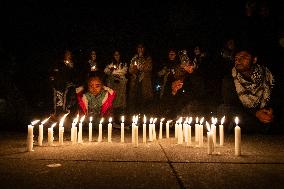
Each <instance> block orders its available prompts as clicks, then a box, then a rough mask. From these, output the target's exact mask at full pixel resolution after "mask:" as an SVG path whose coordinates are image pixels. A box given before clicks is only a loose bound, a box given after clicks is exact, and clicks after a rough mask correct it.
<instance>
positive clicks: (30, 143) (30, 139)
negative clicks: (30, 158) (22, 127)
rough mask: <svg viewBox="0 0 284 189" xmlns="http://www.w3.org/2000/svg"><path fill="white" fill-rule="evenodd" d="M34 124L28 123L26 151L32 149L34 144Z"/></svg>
mask: <svg viewBox="0 0 284 189" xmlns="http://www.w3.org/2000/svg"><path fill="white" fill-rule="evenodd" d="M33 143H34V126H33V125H28V137H27V151H28V152H31V151H33V146H34V144H33Z"/></svg>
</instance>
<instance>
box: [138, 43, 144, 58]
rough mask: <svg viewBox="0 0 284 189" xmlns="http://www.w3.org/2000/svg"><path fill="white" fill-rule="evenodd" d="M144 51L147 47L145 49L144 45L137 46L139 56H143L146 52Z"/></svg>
mask: <svg viewBox="0 0 284 189" xmlns="http://www.w3.org/2000/svg"><path fill="white" fill-rule="evenodd" d="M144 51H145V49H144V47H143V45H138V46H137V53H138V55H139V56H142V55H143V54H144Z"/></svg>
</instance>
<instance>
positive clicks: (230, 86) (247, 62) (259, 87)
mask: <svg viewBox="0 0 284 189" xmlns="http://www.w3.org/2000/svg"><path fill="white" fill-rule="evenodd" d="M256 61H257V57H256V56H253V54H252V53H251V52H250V51H246V50H244V51H240V52H238V53H237V54H236V56H235V60H234V67H233V68H232V72H231V75H229V76H228V77H225V78H224V79H223V86H222V94H223V103H224V104H222V105H221V106H220V107H219V113H220V112H223V113H227V114H228V113H229V114H235V116H240V117H242V119H243V121H242V123H243V127H244V129H245V130H246V131H248V132H254V131H264V132H265V131H267V130H269V129H270V128H271V125H272V124H273V121H274V115H275V112H274V108H273V88H274V84H275V83H274V82H275V81H274V77H273V75H272V73H271V72H270V70H269V69H268V68H267V67H265V66H263V65H259V64H257V63H256Z"/></svg>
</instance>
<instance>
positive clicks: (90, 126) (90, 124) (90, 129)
mask: <svg viewBox="0 0 284 189" xmlns="http://www.w3.org/2000/svg"><path fill="white" fill-rule="evenodd" d="M92 141H93V124H92V123H91V122H90V123H89V142H92Z"/></svg>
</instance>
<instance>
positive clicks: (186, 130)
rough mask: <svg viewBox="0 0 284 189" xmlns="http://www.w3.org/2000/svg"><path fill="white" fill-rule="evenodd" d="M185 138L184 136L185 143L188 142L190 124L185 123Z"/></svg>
mask: <svg viewBox="0 0 284 189" xmlns="http://www.w3.org/2000/svg"><path fill="white" fill-rule="evenodd" d="M182 126H183V136H184V142H186V143H187V142H188V124H187V122H184V123H183V125H182Z"/></svg>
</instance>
